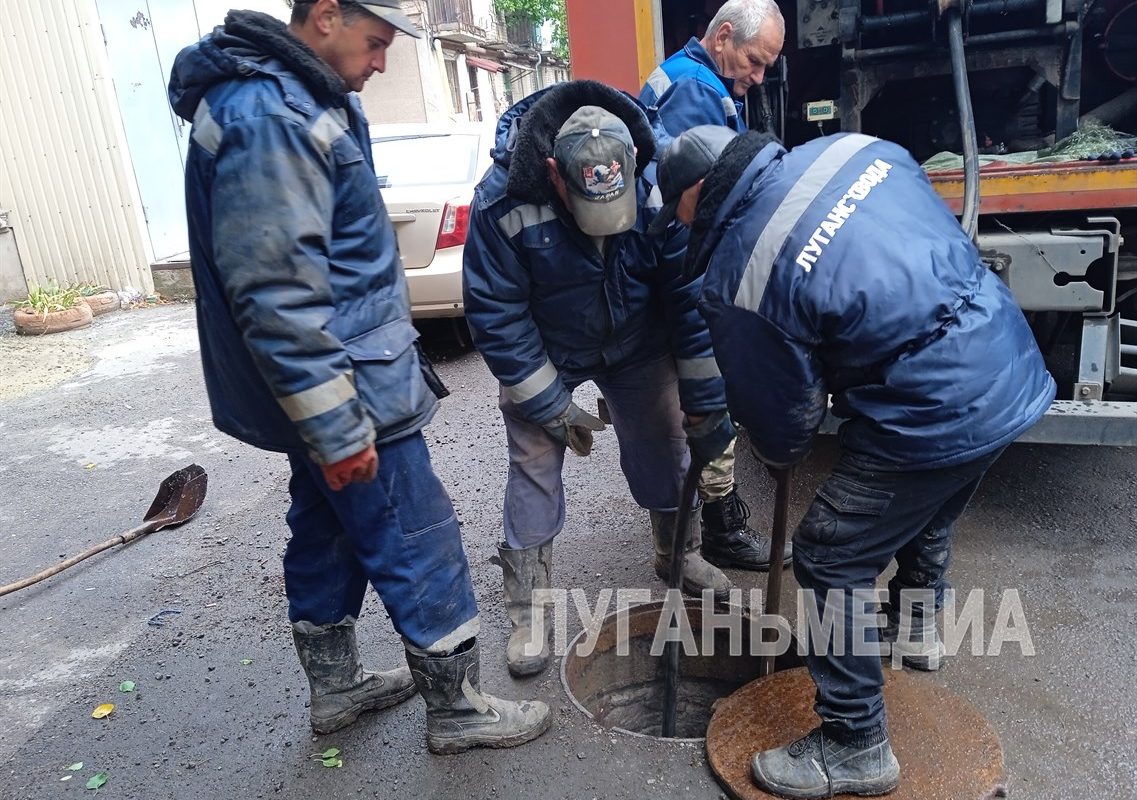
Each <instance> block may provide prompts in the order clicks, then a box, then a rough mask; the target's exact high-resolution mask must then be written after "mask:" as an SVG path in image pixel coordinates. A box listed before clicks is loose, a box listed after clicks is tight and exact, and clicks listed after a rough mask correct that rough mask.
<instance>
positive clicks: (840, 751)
mask: <svg viewBox="0 0 1137 800" xmlns="http://www.w3.org/2000/svg"><path fill="white" fill-rule="evenodd" d="M750 769H751V772H752V773H753V775H754V782H755V783H757V784H758V788H760V789H762V791H764V792H768V793H770V794H774V795H777V796H778V797H792V798H800V800H813V798H821V797H832V796H833V795H837V794H855V795H861V796H866V797H875V796H877V795H882V794H888V793H889V792H891V791H893V790H894V789H895V788H896V787H897V786H898V785H899V784H900V764H898V763H897V761H896V756H895V755H893V753H892V747H891V746H890V745H889V743H888V739H885V740H884V741H883V742H878V743H877V744H873V745H868V746H865V747H848V746H845V745H841V744H838V743H837V742H835V741H834V740H832V739H830V738H829V737H828V736H825V735H824V734H823V733H822V732H821V728H814V729H813V730H812V731H810V732H809V733H808V734H806V735H805V736H804V737H803V738H801V739H798V740H797V741H796V742H794V743H793V744H790V745H787V746H786V747H779V748H776V749H774V750H763V751H762V752H760V753H757V754H755V755H754V757H753V759H751V762H750Z"/></svg>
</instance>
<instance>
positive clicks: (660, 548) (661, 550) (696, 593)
mask: <svg viewBox="0 0 1137 800" xmlns="http://www.w3.org/2000/svg"><path fill="white" fill-rule="evenodd" d="M650 513H651V533H652V537H653V538H654V539H655V574H656V575H658V576H659V577H660V578H662V579H663V580H665V581H670V577H671V553H672V546H673V544H674V542H675V524H676V523H677V522H678V521H679V513H678V512H677V511H652V512H650ZM685 538H686V555H684V556H683V585H682V587H681V588H682V590H683V592H684V593H686V594H689V595H691V596H692V597H702V596H703V590H704V589H712V590H714V593H715V600H718V601H719V602H724V603H725V602H726V601H728V600H729V599H730V590H731V589H733V588H734V584H733V583H731V580H730V578H728V577H727V576H726V575H724V574H723V572H722V570H720V569H718V568H717V567H712V566H711V565H710V564H708V563H707V562H706V561H704V560H703V557H702V556H701V555H699V542H700V540H701V539H702V531H701V529H700V525H699V518H698V517H697V516H696V515H695V513H694V511H692V512H691V516H690V520H689V522H688V524H687V533H686V537H685Z"/></svg>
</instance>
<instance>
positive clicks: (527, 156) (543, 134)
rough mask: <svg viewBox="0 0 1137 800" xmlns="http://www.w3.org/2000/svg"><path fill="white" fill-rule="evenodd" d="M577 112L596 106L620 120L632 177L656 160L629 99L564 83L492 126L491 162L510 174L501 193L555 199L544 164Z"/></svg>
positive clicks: (591, 85) (594, 85) (640, 113)
mask: <svg viewBox="0 0 1137 800" xmlns="http://www.w3.org/2000/svg"><path fill="white" fill-rule="evenodd" d="M581 106H600V107H601V108H604V109H607V110H608V111H611V112H612V113H613V114H615V115H616V116H617V117H619V118H620V119H621V120H623V122H624V124H625V125H627V126H628V131H629V132H630V133H631V135H632V142H633V143H634V144H635V146H636V175H637V176H639V175H640V174H641V173H642V172H643V170H644V167H646V166H647V165H648V163H649V162H650V161H651V159H652V156H653V155H654V154H655V139H654V138H653V136H652V132H651V125H650V124H649V122H648V118H647V114H646V112H645V111H644V108H643V106H642V105H640V103H639V101H637V100H636V99H635V98H633V97H632V96H631V95H629V94H626V93H625V92H621V91H619V90H618V89H613V88H612V87H610V86H605V85H604V84H602V83H598V82H596V81H569V82H567V83H558V84H557V85H555V86H551V87H549V88H548V89H544V90H542V91H540V92H537V93H536V94H533V95H530V96H529V97H527V98H525V99H524V100H522V101H521V102H519V103H517V104H515V105H514V106H513V107H512V108H510V109H509V110H508V111H506V112H505V114H503V115H502V117H501V119H500V120H499V121H498V124H497V137H496V138H497V142H496V145H495V147H494V151H493V158H494V161H495V162H497V163H498V164H499V165H501V166H502V167H503V168H504V169H506V170H508V172H509V179H508V182H507V185H506V193H507V194H508V195H509V196H510V197H514V198H516V199H518V200H521V201H523V202H526V203H536V204H542V203H546V202H548V201H549V200H551V199H552V198H553V197H554V193H553V190H552V187H551V186H550V185H549V177H548V173H547V171H546V169H545V159H546V158H550V157H551V156H552V155H553V139H554V138H555V137H556V135H557V131H559V130H560V129H561V126H562V125H564V123H565V120H567V119H568V118H569V117H570V116H572V114H573V112H575V111H576V110H577V109H578V108H580V107H581Z"/></svg>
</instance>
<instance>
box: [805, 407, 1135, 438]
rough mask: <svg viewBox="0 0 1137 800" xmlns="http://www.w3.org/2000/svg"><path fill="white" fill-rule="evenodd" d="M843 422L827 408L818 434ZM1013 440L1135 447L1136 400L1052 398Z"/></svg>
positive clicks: (830, 432) (829, 432) (832, 430)
mask: <svg viewBox="0 0 1137 800" xmlns="http://www.w3.org/2000/svg"><path fill="white" fill-rule="evenodd" d="M844 421H845V420H844V419H843V418H841V417H837V416H834V415H833V413H832V410H830V413H829V414H826V415H825V421H824V422H823V423H822V424H821V429H820V431H819V433H825V434H835V433H836V432H837V428H838V427H840V425H841V423H842V422H844ZM1016 441H1019V442H1025V443H1028V444H1092V445H1112V446H1114V447H1137V402H1119V401H1115V400H1055V401H1054V402H1053V403H1052V404H1051V406H1050V408H1049V409H1048V410H1047V412H1046V414H1045V415H1044V416H1043V417H1042V419H1040V420H1039V421H1038V423H1037V424H1036V425H1035V426H1034V427H1032V428H1031V429H1030V430H1028V431H1027V432H1026V433H1024V434H1023V435H1022V436H1020V437H1019V438H1018V439H1017V440H1016Z"/></svg>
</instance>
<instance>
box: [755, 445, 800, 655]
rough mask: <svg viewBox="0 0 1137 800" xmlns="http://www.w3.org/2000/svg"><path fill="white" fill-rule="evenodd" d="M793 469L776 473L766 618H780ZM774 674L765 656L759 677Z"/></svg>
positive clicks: (767, 580)
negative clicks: (783, 559) (783, 564)
mask: <svg viewBox="0 0 1137 800" xmlns="http://www.w3.org/2000/svg"><path fill="white" fill-rule="evenodd" d="M792 476H793V467H788V468H786V469H780V470H777V471H775V472H774V480H775V481H776V482H777V486H776V487H775V489H774V524H773V527H772V528H771V532H770V574H769V575H768V576H767V577H766V609H765V613H766V615H767V616H771V617H773V616H777V615H778V614H779V613H781V610H782V569H783V566H782V553H783V552H785V549H786V528H787V519H788V517H789V508H790V482H791V481H790V479H791V477H792ZM773 671H774V656H772V655H769V656H762V661H761V662H760V663H759V665H758V675H759V677H765V676H766V675H769V674H771V673H772V672H773Z"/></svg>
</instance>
